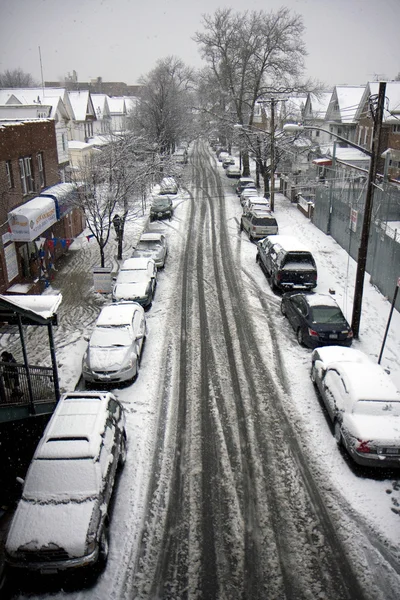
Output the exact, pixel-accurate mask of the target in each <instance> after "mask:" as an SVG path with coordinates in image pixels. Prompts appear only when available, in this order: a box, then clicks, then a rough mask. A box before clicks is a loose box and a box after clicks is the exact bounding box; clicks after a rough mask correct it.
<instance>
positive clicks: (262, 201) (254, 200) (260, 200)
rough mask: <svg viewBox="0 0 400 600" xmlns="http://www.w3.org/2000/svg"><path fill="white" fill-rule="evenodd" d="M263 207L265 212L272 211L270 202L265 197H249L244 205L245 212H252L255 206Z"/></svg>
mask: <svg viewBox="0 0 400 600" xmlns="http://www.w3.org/2000/svg"><path fill="white" fill-rule="evenodd" d="M256 204H257V205H258V206H262V207H263V210H270V208H271V204H270V201H269V200H267V199H266V198H264V196H251V195H250V196H248V197H247V198H246V200H245V202H244V203H243V204H242V207H243V212H248V211H251V210H252V208H253V206H254V205H256Z"/></svg>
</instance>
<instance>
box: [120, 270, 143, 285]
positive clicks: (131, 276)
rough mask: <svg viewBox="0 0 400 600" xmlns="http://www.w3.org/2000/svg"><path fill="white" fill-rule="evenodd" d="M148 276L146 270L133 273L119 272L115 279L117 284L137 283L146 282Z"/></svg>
mask: <svg viewBox="0 0 400 600" xmlns="http://www.w3.org/2000/svg"><path fill="white" fill-rule="evenodd" d="M148 279H149V274H148V272H147V269H143V270H139V269H135V270H134V271H128V270H127V271H120V272H119V274H118V277H117V283H139V282H141V281H147V280H148Z"/></svg>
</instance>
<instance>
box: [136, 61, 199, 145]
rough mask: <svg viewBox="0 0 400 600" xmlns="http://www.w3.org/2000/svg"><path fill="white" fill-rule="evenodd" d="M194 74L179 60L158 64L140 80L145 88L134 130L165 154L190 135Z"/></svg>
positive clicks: (141, 96)
mask: <svg viewBox="0 0 400 600" xmlns="http://www.w3.org/2000/svg"><path fill="white" fill-rule="evenodd" d="M193 82H194V73H193V71H192V70H191V69H190V68H189V67H186V66H185V65H184V63H183V62H182V61H181V60H180V59H179V58H176V57H173V56H170V57H167V58H164V59H162V60H160V61H158V63H157V65H156V67H155V68H154V69H153V70H152V71H151V72H150V73H149V74H148V75H146V76H144V77H142V78H141V80H140V83H141V85H142V86H143V87H142V89H141V90H140V92H139V102H138V104H137V106H136V108H135V109H134V111H133V114H132V118H131V127H132V128H133V130H134V131H135V132H136V134H140V135H143V136H145V137H147V138H148V139H151V140H152V141H153V143H155V144H156V145H157V146H158V147H159V148H160V151H161V154H166V153H171V152H173V151H174V149H175V145H176V144H177V142H178V141H180V140H181V139H182V138H185V137H186V135H187V132H188V123H189V122H190V121H191V107H192V104H193V103H192V102H191V100H190V97H191V93H192V87H193Z"/></svg>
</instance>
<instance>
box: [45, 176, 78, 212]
mask: <svg viewBox="0 0 400 600" xmlns="http://www.w3.org/2000/svg"><path fill="white" fill-rule="evenodd" d="M43 197H47V198H53V200H55V203H56V211H57V219H61V218H62V217H64V216H65V215H66V214H68V213H70V212H71V211H72V209H73V208H74V203H75V205H76V201H77V198H78V191H77V189H76V185H75V184H73V183H58V184H57V185H53V186H52V187H50V188H47V190H44V191H43V192H42V193H41V194H40V198H43Z"/></svg>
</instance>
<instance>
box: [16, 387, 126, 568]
mask: <svg viewBox="0 0 400 600" xmlns="http://www.w3.org/2000/svg"><path fill="white" fill-rule="evenodd" d="M125 457H126V434H125V416H124V411H123V407H122V405H121V404H120V402H119V401H118V400H117V399H116V398H115V397H114V396H113V394H111V393H106V392H73V393H68V394H64V395H63V396H62V397H61V399H60V400H59V402H58V404H57V407H56V409H55V411H54V413H53V415H52V417H51V419H50V421H49V423H48V425H47V427H46V429H45V431H44V434H43V436H42V438H41V440H40V441H39V444H38V446H37V448H36V451H35V453H34V456H33V459H32V462H31V464H30V466H29V469H28V472H27V475H26V478H25V481H24V484H23V491H22V497H21V499H20V501H19V503H18V506H17V509H16V511H15V514H14V517H13V519H12V522H11V526H10V529H9V532H8V536H7V540H6V544H5V557H6V563H7V566H8V567H11V568H12V569H14V570H16V569H27V570H29V571H35V572H37V573H41V574H47V575H51V574H55V573H57V572H63V571H64V572H65V571H71V572H72V571H73V572H74V573H76V572H77V570H79V568H84V567H91V566H94V565H96V563H98V564H101V565H102V566H103V565H104V563H105V562H106V560H107V556H108V525H109V514H108V507H109V504H110V499H111V496H112V492H113V488H114V483H115V477H116V472H117V467H118V466H122V465H123V464H124V462H125ZM99 561H100V563H99Z"/></svg>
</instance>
